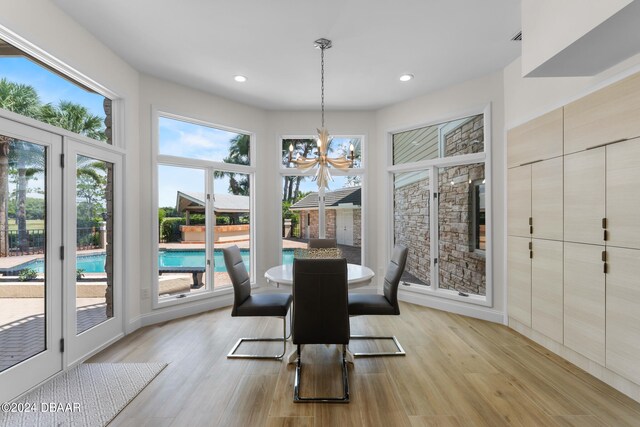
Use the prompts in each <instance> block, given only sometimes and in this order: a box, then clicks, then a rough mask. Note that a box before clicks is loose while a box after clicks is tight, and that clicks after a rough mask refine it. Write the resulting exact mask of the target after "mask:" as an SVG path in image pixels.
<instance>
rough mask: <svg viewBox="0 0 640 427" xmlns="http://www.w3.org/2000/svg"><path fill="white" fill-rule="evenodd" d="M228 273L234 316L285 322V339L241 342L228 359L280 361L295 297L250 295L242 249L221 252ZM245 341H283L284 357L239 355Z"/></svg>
mask: <svg viewBox="0 0 640 427" xmlns="http://www.w3.org/2000/svg"><path fill="white" fill-rule="evenodd" d="M222 253H223V254H224V263H225V266H226V267H227V273H229V277H231V283H233V309H232V310H231V316H232V317H236V316H258V317H262V316H269V317H278V318H281V319H282V328H283V331H282V332H283V335H282V338H280V337H277V338H240V339H239V340H238V342H237V343H236V345H234V346H233V348H232V349H231V352H229V354H228V355H227V358H229V359H276V360H281V359H282V357H283V356H284V354H285V353H286V351H287V320H286V318H287V312H288V311H289V306H291V301H292V300H293V297H292V296H291V295H290V294H277V293H264V294H257V295H251V283H250V281H249V274H248V273H247V268H246V267H245V265H244V261H243V260H242V255H241V254H240V249H238V247H237V246H236V245H233V246H230V247H228V248H224V249H222ZM244 341H282V346H283V349H282V354H277V355H260V354H237V353H236V350H237V349H238V347H240V344H242V343H243V342H244Z"/></svg>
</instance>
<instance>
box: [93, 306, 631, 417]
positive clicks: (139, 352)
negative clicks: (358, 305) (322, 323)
mask: <svg viewBox="0 0 640 427" xmlns="http://www.w3.org/2000/svg"><path fill="white" fill-rule="evenodd" d="M401 309H402V314H401V315H400V316H384V317H371V316H369V317H359V318H352V322H351V325H352V326H351V330H352V333H354V334H355V333H379V334H388V333H395V335H396V336H397V337H398V339H399V340H400V342H401V343H402V344H403V346H404V347H405V350H406V351H407V356H406V357H395V358H373V359H357V360H356V363H355V365H354V366H352V367H351V368H350V371H349V379H350V386H351V403H349V404H294V403H293V376H294V368H293V365H286V364H285V363H283V362H276V361H261V360H237V359H236V360H228V359H226V354H227V352H228V351H229V349H230V348H231V347H232V345H233V343H235V341H236V340H237V339H238V338H239V337H241V336H255V335H264V336H266V335H277V333H278V332H279V331H280V330H281V323H279V321H278V320H277V319H269V320H267V321H265V320H262V319H258V318H231V316H230V309H228V308H227V309H220V310H215V311H211V312H208V313H203V314H199V315H195V316H190V317H187V318H183V319H178V320H174V321H171V322H166V323H163V324H158V325H154V326H150V327H146V328H143V329H140V330H138V331H136V332H135V333H133V334H130V335H128V336H127V337H125V338H123V339H122V340H121V341H119V342H118V343H116V344H114V345H113V346H111V347H109V348H108V349H106V350H104V351H102V352H101V353H99V354H98V355H96V356H94V357H93V358H92V359H91V360H89V362H147V361H159V362H160V361H161V362H167V363H169V366H168V367H167V368H166V369H165V370H164V371H163V372H161V373H160V375H158V377H157V378H156V379H154V380H153V381H152V382H151V384H149V385H148V386H147V387H146V388H145V389H144V390H143V391H142V392H141V393H140V394H139V395H138V396H137V397H136V398H135V399H134V400H133V401H132V402H131V403H130V404H129V405H128V406H127V407H126V408H125V409H124V410H123V411H122V412H121V413H120V414H119V415H118V416H117V418H116V419H115V420H114V421H113V422H112V424H111V426H136V427H143V426H153V427H161V426H190V427H193V426H269V427H272V426H352V425H353V426H503V425H517V426H546V425H551V426H639V425H640V404H639V403H637V402H635V401H633V400H632V399H629V398H627V397H626V396H624V395H623V394H621V393H619V392H617V391H616V390H614V389H612V388H611V387H609V386H608V385H606V384H604V383H602V382H600V381H599V380H597V379H595V378H593V377H591V376H590V375H588V374H587V373H585V372H584V371H582V370H580V369H579V368H577V367H575V366H574V365H572V364H570V363H568V362H566V361H564V360H563V359H561V358H559V357H557V356H555V355H554V354H552V353H550V352H549V351H547V350H546V349H544V348H543V347H540V346H538V345H537V344H535V343H533V342H532V341H530V340H528V339H526V338H524V337H523V336H521V335H519V334H518V333H516V332H513V331H512V330H510V329H508V328H507V327H505V326H502V325H496V324H493V323H489V322H484V321H481V320H476V319H471V318H467V317H462V316H458V315H455V314H450V313H445V312H442V311H437V310H431V309H428V308H425V307H420V306H417V305H411V304H405V303H403V304H402V306H401ZM355 345H356V343H353V344H352V347H354V348H355ZM358 345H365V346H366V345H368V344H359V343H358ZM242 350H244V349H242ZM338 357H339V356H338V352H337V349H336V348H335V347H333V346H330V347H324V346H312V347H310V348H309V349H305V351H304V352H303V362H304V364H303V383H302V392H303V394H305V393H307V394H308V393H336V394H338V393H339V392H340V376H339V373H340V368H339V365H338V360H339V359H338ZM305 368H306V369H305Z"/></svg>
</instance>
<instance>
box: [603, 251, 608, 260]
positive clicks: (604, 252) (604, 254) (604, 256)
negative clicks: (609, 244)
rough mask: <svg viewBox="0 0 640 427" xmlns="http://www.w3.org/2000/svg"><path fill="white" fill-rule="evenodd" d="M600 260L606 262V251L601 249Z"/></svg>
mask: <svg viewBox="0 0 640 427" xmlns="http://www.w3.org/2000/svg"><path fill="white" fill-rule="evenodd" d="M602 262H607V251H602Z"/></svg>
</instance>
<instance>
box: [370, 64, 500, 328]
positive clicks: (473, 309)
mask: <svg viewBox="0 0 640 427" xmlns="http://www.w3.org/2000/svg"><path fill="white" fill-rule="evenodd" d="M489 103H490V104H491V118H492V123H491V127H492V132H491V135H492V138H491V160H492V171H491V184H492V199H493V202H492V215H493V216H492V219H493V232H492V235H491V238H492V239H493V262H492V264H493V307H492V308H489V309H487V308H483V307H481V306H478V305H474V304H468V303H464V302H462V303H458V302H455V301H443V300H442V299H435V298H424V297H423V296H420V295H418V294H415V293H413V292H410V291H402V295H403V298H405V299H407V300H418V299H419V300H421V301H422V303H424V304H426V305H431V306H434V307H438V308H444V309H448V310H452V311H455V312H459V313H464V314H469V315H474V316H477V317H482V318H485V319H491V320H494V321H502V311H503V310H504V289H505V277H504V257H505V254H504V236H505V234H504V227H503V224H504V223H505V212H504V194H505V185H504V183H505V179H504V177H505V169H504V164H505V159H504V121H503V117H504V99H503V78H502V72H497V73H494V74H491V75H488V76H484V77H480V78H478V79H474V80H470V81H467V82H464V83H462V84H459V85H456V86H452V87H449V88H447V89H443V90H440V91H437V92H434V93H431V94H427V95H424V96H420V97H417V98H414V99H411V100H409V101H406V102H402V103H399V104H395V105H393V106H390V107H387V108H383V109H381V110H379V111H378V114H377V123H376V125H377V131H376V140H377V151H376V158H375V162H374V163H373V165H372V166H373V170H375V171H376V172H375V174H372V175H373V176H374V177H375V180H374V179H372V180H370V181H372V182H371V184H372V186H374V187H378V188H380V189H386V187H385V179H386V168H387V144H388V138H389V134H390V132H392V131H396V130H398V129H406V128H410V127H417V126H420V125H422V124H425V123H437V122H442V121H446V120H449V119H453V118H457V117H460V116H461V115H462V114H468V113H469V112H470V110H474V109H475V110H478V111H482V108H483V107H484V106H486V105H488V104H489ZM374 202H375V211H377V212H379V214H378V219H377V221H378V222H377V229H378V230H381V232H382V230H386V229H387V228H388V227H389V223H390V221H391V219H390V218H387V217H386V214H385V212H387V210H388V209H387V206H386V198H385V197H384V192H383V191H378V196H377V197H376V199H375V201H374ZM385 233H386V231H385ZM387 240H388V239H387V235H386V234H384V235H380V238H379V239H378V241H377V243H376V246H375V247H376V248H377V255H376V256H377V260H378V261H377V266H378V270H376V274H377V275H381V274H383V271H382V267H384V265H385V263H386V262H387V252H386V251H387V248H389V245H390V244H391V243H390V242H388V241H387ZM443 304H445V305H443Z"/></svg>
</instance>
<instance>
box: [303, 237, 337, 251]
mask: <svg viewBox="0 0 640 427" xmlns="http://www.w3.org/2000/svg"><path fill="white" fill-rule="evenodd" d="M307 247H308V248H309V249H321V248H337V247H338V241H337V240H336V239H309V243H308V244H307Z"/></svg>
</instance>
